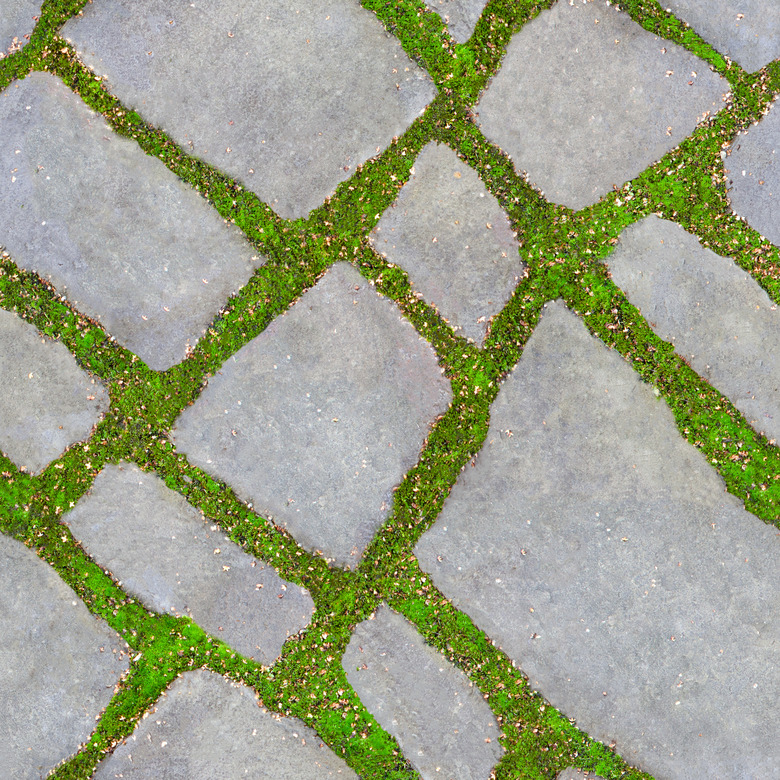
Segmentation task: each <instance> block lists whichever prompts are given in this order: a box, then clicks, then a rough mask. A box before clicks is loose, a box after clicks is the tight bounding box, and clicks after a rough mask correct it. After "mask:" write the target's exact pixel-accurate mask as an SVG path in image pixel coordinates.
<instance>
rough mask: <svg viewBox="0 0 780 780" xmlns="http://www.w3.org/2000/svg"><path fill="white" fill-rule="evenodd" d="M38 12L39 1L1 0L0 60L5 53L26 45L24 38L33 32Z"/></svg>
mask: <svg viewBox="0 0 780 780" xmlns="http://www.w3.org/2000/svg"><path fill="white" fill-rule="evenodd" d="M40 10H41V3H40V2H39V0H3V2H2V4H0V59H3V55H4V54H5V53H6V52H9V53H10V52H12V51H15V50H16V49H17V47H19V48H21V47H22V46H24V44H25V43H27V41H26V40H25V37H24V36H25V35H29V34H30V33H31V32H32V31H33V28H34V27H35V17H36V16H38V14H39V13H40ZM14 39H15V40H14ZM20 44H21V45H20Z"/></svg>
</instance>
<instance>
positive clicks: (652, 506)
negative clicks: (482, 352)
mask: <svg viewBox="0 0 780 780" xmlns="http://www.w3.org/2000/svg"><path fill="white" fill-rule="evenodd" d="M778 541H779V540H778V537H777V529H776V528H774V527H771V526H769V525H767V524H765V523H763V522H761V521H760V520H758V519H757V518H756V517H754V516H753V515H751V514H749V513H748V512H746V511H745V510H744V508H743V507H742V505H741V503H740V502H739V501H738V500H737V499H736V498H734V497H733V496H732V495H730V494H728V493H726V492H725V486H724V485H723V482H722V480H721V479H720V477H719V476H718V475H717V473H716V472H715V471H714V470H712V469H711V468H710V466H709V465H708V464H707V462H706V460H705V458H704V457H703V456H702V455H701V453H700V452H699V451H698V450H696V449H695V448H693V447H691V446H690V445H689V444H687V442H685V441H684V440H683V439H682V438H681V437H680V435H679V433H678V431H677V428H676V426H675V424H674V421H673V418H672V414H671V412H670V410H669V408H668V407H667V406H666V404H665V403H664V402H663V401H662V400H659V399H658V398H656V396H655V395H654V392H653V389H652V388H651V387H650V386H649V385H646V384H644V383H643V382H641V381H640V380H639V378H638V377H637V375H636V374H635V373H634V372H633V371H632V370H631V368H630V367H629V366H628V365H627V364H626V363H625V361H623V359H622V358H621V357H620V355H618V354H617V353H616V352H612V351H610V350H608V349H607V348H606V347H605V346H604V345H603V344H602V343H601V342H600V341H598V340H597V339H595V338H594V337H593V336H591V335H590V334H589V333H588V332H587V330H586V328H585V326H584V325H583V324H582V323H581V322H580V321H579V320H578V319H577V317H576V316H575V315H574V314H572V313H571V312H569V311H568V310H567V309H566V308H565V307H564V306H563V304H561V303H554V304H548V305H547V307H546V309H545V312H544V314H543V316H542V319H541V321H540V323H539V325H538V327H537V329H536V331H535V332H534V334H533V335H532V337H531V339H530V340H529V342H528V344H527V346H526V349H525V351H524V352H523V356H522V358H521V360H520V362H519V364H518V365H517V367H516V368H515V370H514V371H513V372H512V374H511V375H510V377H509V378H508V379H507V380H506V382H505V383H504V385H503V387H502V389H501V392H500V394H499V396H498V398H497V399H496V401H495V403H494V405H493V409H492V413H491V421H490V429H489V432H488V435H487V439H486V442H485V444H484V446H483V448H482V450H481V452H480V453H479V455H478V456H477V458H476V464H475V467H474V468H467V469H466V470H465V471H464V472H463V473H462V474H461V476H460V478H459V480H458V482H457V483H456V485H455V487H454V488H453V490H452V493H451V494H450V497H449V498H448V500H447V501H446V503H445V505H444V508H443V510H442V513H441V514H440V515H439V517H438V519H437V520H436V522H435V524H434V526H433V527H432V529H431V530H430V531H428V532H427V533H426V534H424V535H423V537H422V539H421V540H420V542H419V543H418V545H417V547H416V554H417V556H418V558H419V560H420V564H421V566H422V567H423V568H424V569H425V571H427V572H430V574H431V575H432V577H433V580H434V582H435V584H436V585H437V586H438V587H439V588H441V590H442V591H443V592H444V593H445V594H446V595H447V596H448V597H450V598H452V599H453V601H454V603H455V604H456V605H457V606H458V607H460V608H461V609H463V610H465V611H466V612H467V613H468V614H469V615H471V617H472V618H473V619H474V620H475V621H476V622H477V624H478V625H479V626H480V627H481V628H482V629H483V630H485V631H486V632H487V633H488V635H489V636H490V637H491V638H492V639H493V640H494V641H495V642H496V644H498V645H499V646H500V647H502V648H503V649H504V651H505V652H506V653H507V654H508V655H509V656H510V657H511V658H512V659H513V660H514V661H515V662H516V663H517V664H518V665H519V666H520V667H521V668H522V669H523V671H524V672H525V673H526V674H527V675H528V676H529V679H530V683H531V685H532V686H533V687H534V688H536V689H538V690H539V691H540V692H541V693H542V694H543V695H544V696H545V697H546V698H547V699H548V700H549V701H550V702H551V703H552V704H553V705H554V706H556V707H558V708H559V709H560V710H561V711H562V712H563V713H565V714H566V715H567V716H569V717H573V718H576V720H577V724H578V726H579V727H580V728H582V729H584V730H585V731H587V732H588V733H589V734H590V735H591V736H593V737H595V738H596V739H600V740H602V741H605V742H610V741H612V740H614V741H615V742H616V743H617V746H616V749H617V751H618V752H619V753H620V754H621V755H622V756H623V757H624V758H625V759H626V760H627V761H629V762H630V763H632V764H634V763H636V764H638V765H639V767H640V768H642V769H644V770H645V771H647V772H650V773H651V774H653V775H654V776H656V777H669V778H680V779H681V780H682V779H684V780H695V779H696V778H703V777H728V778H731V777H745V778H747V777H761V778H777V777H778V768H779V767H780V743H778V741H777V733H776V732H777V729H776V728H775V725H776V717H775V716H776V711H777V699H778V693H780V667H779V664H778V660H779V658H778V647H780V621H779V620H778V615H780V569H778V565H777V555H778V549H777V545H778Z"/></svg>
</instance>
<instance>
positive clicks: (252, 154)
mask: <svg viewBox="0 0 780 780" xmlns="http://www.w3.org/2000/svg"><path fill="white" fill-rule="evenodd" d="M62 34H63V35H64V36H65V37H66V38H67V39H68V40H70V41H72V42H73V44H74V45H75V46H76V48H77V50H78V52H79V56H80V57H82V58H83V60H84V61H85V62H86V63H87V64H88V65H89V66H90V67H92V68H93V69H94V70H95V71H96V72H97V73H101V74H103V73H106V74H108V83H109V84H110V86H111V89H112V91H113V92H114V93H115V94H116V95H117V96H118V97H119V98H120V99H121V100H122V101H123V102H124V103H125V105H128V106H132V107H133V108H135V109H137V110H138V111H140V112H141V114H142V115H143V116H144V118H145V119H147V120H148V121H150V122H152V123H153V124H155V125H157V126H158V127H162V128H163V129H165V130H166V132H168V133H169V134H170V135H171V136H172V137H173V138H174V139H175V140H176V141H177V142H178V143H180V144H182V145H183V146H184V147H185V149H190V150H191V151H192V152H193V153H194V154H195V155H196V156H197V157H200V158H202V159H204V160H206V161H207V162H209V163H211V164H212V165H215V166H216V167H218V168H220V169H221V170H224V171H226V172H227V173H229V174H230V175H231V176H233V177H235V178H237V179H238V180H240V181H241V182H242V183H243V184H244V185H246V187H247V188H249V189H250V190H252V191H253V192H255V193H257V195H259V196H260V198H262V199H263V200H264V201H266V202H268V203H269V204H270V205H271V207H272V208H274V209H275V210H276V211H277V212H278V213H279V214H280V215H281V216H283V217H285V218H292V217H302V216H305V215H306V214H307V213H308V212H309V211H311V209H313V208H315V207H317V206H319V205H320V203H322V201H323V200H324V199H325V198H326V197H327V196H328V195H330V194H331V193H332V192H333V191H334V189H335V188H336V186H337V185H338V184H339V183H340V182H342V181H344V180H345V179H347V178H348V177H349V176H350V175H351V173H352V172H354V169H355V167H356V166H357V165H359V164H361V163H363V162H365V161H366V160H367V159H368V158H370V157H373V156H374V155H375V154H376V153H377V152H378V151H380V150H381V149H383V148H384V147H385V146H387V145H388V144H389V143H390V142H391V141H392V139H393V136H396V135H400V134H401V133H402V132H403V131H404V130H405V129H406V127H407V126H408V125H409V124H410V123H411V122H412V121H413V120H414V119H415V118H416V117H417V116H418V115H419V114H421V113H422V111H423V109H424V108H425V106H426V105H427V104H428V102H429V101H430V100H432V99H433V97H434V95H435V92H436V90H435V87H434V86H433V82H432V81H431V80H430V78H429V77H428V76H427V74H425V73H424V72H423V71H422V70H421V69H420V68H419V67H418V66H417V65H415V64H414V63H413V62H412V61H411V60H410V59H409V58H408V57H407V56H406V54H405V53H404V51H403V49H402V48H401V46H400V44H399V43H398V41H397V40H395V39H394V38H393V37H392V36H390V35H389V34H387V33H386V32H385V31H384V28H383V27H382V24H381V23H380V22H379V21H378V19H377V18H376V17H375V16H374V14H372V13H371V12H370V11H368V10H366V9H364V8H362V7H361V6H360V5H359V4H358V3H357V2H354V0H309V1H308V2H306V3H302V4H300V6H298V7H295V8H293V7H292V6H291V5H290V4H289V3H285V2H279V0H261V1H260V2H258V1H257V0H252V1H251V2H249V1H248V0H243V2H239V3H236V2H235V0H209V2H207V3H205V4H204V3H198V4H195V3H190V2H188V1H187V0H176V2H171V0H144V2H139V0H108V1H107V2H101V3H98V4H94V5H91V6H87V7H86V8H85V9H84V14H83V16H82V17H79V18H77V19H73V20H71V21H70V22H68V23H67V24H66V25H65V26H64V27H63V31H62Z"/></svg>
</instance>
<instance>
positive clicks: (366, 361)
mask: <svg viewBox="0 0 780 780" xmlns="http://www.w3.org/2000/svg"><path fill="white" fill-rule="evenodd" d="M451 398H452V392H451V389H450V384H449V382H448V381H447V380H446V379H445V378H444V377H443V376H442V375H441V372H440V370H439V368H438V366H437V363H436V355H435V353H434V351H433V350H432V349H431V347H430V345H429V344H428V342H426V341H424V340H423V339H421V338H420V337H419V336H418V335H417V333H416V332H415V330H414V328H413V327H412V326H411V325H410V324H409V322H408V321H406V320H404V319H403V318H402V317H401V315H400V312H399V311H398V309H397V308H396V307H395V305H394V304H393V303H392V302H391V301H389V300H387V299H386V298H383V297H381V296H380V295H378V294H376V293H375V292H374V291H373V290H372V289H371V287H370V286H369V284H368V283H367V282H366V281H365V279H363V277H362V276H360V274H359V273H358V272H357V271H355V270H354V269H353V268H352V267H351V266H349V265H348V264H347V263H336V264H335V265H334V266H332V267H331V268H330V270H329V271H328V272H327V273H326V274H325V276H324V277H323V278H322V279H321V280H320V281H319V282H318V283H317V285H316V286H315V287H314V288H313V289H311V290H309V291H308V292H307V293H305V294H304V295H303V296H302V297H301V298H300V300H298V302H297V303H296V304H295V305H294V306H293V307H292V308H291V309H290V310H289V311H287V312H286V313H285V314H283V315H282V316H280V317H278V318H277V319H276V320H274V322H272V323H271V324H270V325H269V326H268V327H267V328H266V329H265V330H264V331H263V332H262V333H261V334H260V335H259V336H258V337H257V338H255V339H254V340H253V341H251V342H250V343H249V344H247V345H246V346H245V347H243V348H242V349H240V350H239V351H238V352H237V353H236V354H235V355H234V356H233V357H231V358H230V359H229V360H228V361H227V362H226V363H225V364H224V365H223V367H222V370H221V371H219V372H218V374H217V375H216V376H214V377H212V378H211V379H210V380H209V384H208V387H207V388H206V389H205V390H204V391H203V393H202V394H201V396H200V398H199V399H198V400H197V401H196V402H195V404H194V405H193V406H190V407H188V408H187V409H185V410H184V412H183V413H182V415H181V416H180V417H179V419H178V420H177V422H176V425H175V426H174V428H173V431H172V438H173V440H174V442H175V443H176V447H177V448H178V449H179V450H181V451H183V452H185V453H186V454H187V456H188V457H189V459H190V461H191V462H193V463H195V464H197V465H198V466H199V467H200V468H202V469H204V470H205V471H208V472H210V473H212V474H214V475H216V476H217V477H219V478H220V479H222V480H225V481H226V482H228V483H230V485H231V486H232V487H233V488H234V489H235V490H236V491H237V493H238V495H239V496H241V497H242V498H243V499H244V500H246V501H252V502H254V504H255V505H256V506H255V509H256V511H258V512H260V513H261V514H263V515H264V516H266V517H270V518H272V519H273V521H274V522H275V523H277V524H280V525H283V526H284V527H286V528H287V529H288V530H289V531H290V533H291V534H293V536H295V538H296V539H297V540H298V542H299V543H300V544H301V545H303V546H304V547H306V548H307V549H310V550H317V551H322V552H324V553H325V555H326V556H328V557H330V558H332V559H334V560H336V561H337V562H338V563H339V564H342V565H348V564H351V563H356V562H357V557H358V556H360V555H361V554H362V552H363V550H364V548H365V547H366V545H367V544H368V542H369V541H371V539H372V537H373V535H374V534H375V533H376V531H377V529H378V528H379V526H380V525H381V524H382V523H383V522H384V520H385V519H386V518H387V516H388V514H389V510H390V506H391V504H392V501H393V488H394V487H395V486H396V485H397V484H398V483H399V482H400V481H401V479H402V478H403V475H404V474H405V473H406V472H407V471H408V470H409V469H410V468H411V467H412V466H413V465H414V463H415V462H416V461H417V457H418V455H419V453H420V448H421V446H422V444H423V441H424V439H425V437H426V436H427V434H428V429H429V426H430V425H431V424H432V423H433V422H434V420H435V419H436V416H437V415H438V414H442V413H443V412H444V411H445V410H446V408H447V404H448V403H449V401H450V400H451Z"/></svg>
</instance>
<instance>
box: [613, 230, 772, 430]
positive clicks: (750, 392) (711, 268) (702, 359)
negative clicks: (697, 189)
mask: <svg viewBox="0 0 780 780" xmlns="http://www.w3.org/2000/svg"><path fill="white" fill-rule="evenodd" d="M606 262H607V265H608V266H609V269H610V272H611V274H612V278H613V280H614V281H615V283H616V284H617V285H618V286H619V287H620V288H621V289H622V290H623V292H625V293H626V295H627V296H628V299H629V300H630V301H631V303H633V304H634V305H635V306H637V307H638V308H639V309H640V310H641V312H642V314H643V315H644V317H645V318H646V319H647V321H648V322H649V323H650V325H651V326H652V328H653V330H654V331H655V332H656V333H657V334H658V335H659V336H660V337H661V338H662V339H664V340H666V341H671V342H672V343H673V344H674V347H675V349H676V350H677V352H678V353H679V354H680V355H682V356H683V357H684V358H685V359H686V360H687V361H688V363H689V364H690V365H691V367H692V368H693V369H694V370H695V371H697V372H698V373H699V374H701V375H702V376H703V377H704V378H705V379H707V381H709V382H711V383H712V384H713V385H714V386H715V387H717V388H718V390H720V392H722V393H725V394H726V395H727V396H728V397H729V398H730V399H731V400H732V401H733V403H734V405H735V406H736V407H737V409H739V410H740V412H742V413H743V414H744V415H745V417H746V419H747V420H748V422H749V423H750V424H751V425H752V426H753V427H754V428H756V430H758V431H760V432H762V433H766V435H767V436H768V437H769V438H770V439H778V440H780V312H778V311H777V306H775V304H774V303H773V302H772V300H771V299H770V298H769V296H768V295H767V294H766V293H765V292H764V290H762V289H761V287H759V285H758V283H757V282H756V281H755V280H754V279H753V277H751V276H750V274H749V273H747V272H746V271H743V270H742V269H741V268H739V267H738V266H736V265H735V264H734V262H733V261H732V260H731V259H730V258H727V257H721V256H720V255H716V254H715V253H714V252H712V251H710V250H709V249H705V248H704V247H703V246H702V245H701V244H700V243H699V240H698V239H697V238H696V237H695V236H692V235H690V234H689V233H686V232H685V230H683V228H682V227H680V225H677V224H675V223H674V222H668V221H666V220H663V219H660V218H659V217H656V216H649V217H646V218H645V219H643V220H641V221H640V222H638V223H636V224H634V225H632V226H631V227H629V228H627V229H626V230H625V231H623V233H621V235H620V241H619V243H618V245H617V247H616V248H615V252H614V253H613V254H612V255H610V256H609V257H608V258H607V260H606Z"/></svg>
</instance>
